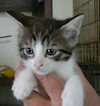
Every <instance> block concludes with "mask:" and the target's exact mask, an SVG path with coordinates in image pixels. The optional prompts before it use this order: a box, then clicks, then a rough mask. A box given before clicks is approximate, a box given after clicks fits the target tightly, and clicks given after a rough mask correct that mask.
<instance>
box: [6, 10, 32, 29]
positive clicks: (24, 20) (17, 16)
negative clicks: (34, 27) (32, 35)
mask: <svg viewBox="0 0 100 106" xmlns="http://www.w3.org/2000/svg"><path fill="white" fill-rule="evenodd" d="M7 13H8V14H10V15H11V16H13V17H14V18H15V19H16V20H17V21H19V22H20V23H21V24H22V25H24V26H27V27H28V26H30V24H31V20H33V18H32V17H29V16H25V15H24V14H22V13H20V12H16V11H7Z"/></svg>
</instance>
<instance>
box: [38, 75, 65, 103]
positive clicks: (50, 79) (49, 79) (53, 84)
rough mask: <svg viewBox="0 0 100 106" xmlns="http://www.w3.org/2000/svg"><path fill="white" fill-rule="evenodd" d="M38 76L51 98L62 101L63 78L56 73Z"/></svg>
mask: <svg viewBox="0 0 100 106" xmlns="http://www.w3.org/2000/svg"><path fill="white" fill-rule="evenodd" d="M37 78H38V80H39V82H40V84H41V85H42V86H43V88H44V89H45V91H46V93H47V94H48V95H49V97H50V98H51V100H52V101H54V102H61V94H62V91H63V89H64V83H63V82H62V80H61V79H60V78H59V77H58V76H57V75H56V74H54V73H52V74H49V75H46V76H37Z"/></svg>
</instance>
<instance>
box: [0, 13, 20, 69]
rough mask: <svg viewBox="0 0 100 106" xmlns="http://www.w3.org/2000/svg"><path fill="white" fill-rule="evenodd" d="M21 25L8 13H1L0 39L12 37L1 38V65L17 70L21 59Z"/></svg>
mask: <svg viewBox="0 0 100 106" xmlns="http://www.w3.org/2000/svg"><path fill="white" fill-rule="evenodd" d="M18 29H19V25H18V24H17V23H16V21H15V20H14V19H13V18H12V17H10V16H9V15H8V14H7V13H0V37H2V36H7V35H12V37H9V38H0V65H8V66H10V67H12V68H14V69H15V67H16V62H17V61H18V59H19V54H18V50H17V49H18V48H17V35H18Z"/></svg>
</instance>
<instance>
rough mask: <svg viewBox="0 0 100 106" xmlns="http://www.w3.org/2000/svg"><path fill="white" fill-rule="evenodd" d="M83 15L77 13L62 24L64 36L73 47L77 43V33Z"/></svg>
mask: <svg viewBox="0 0 100 106" xmlns="http://www.w3.org/2000/svg"><path fill="white" fill-rule="evenodd" d="M83 17H84V16H83V15H82V14H81V15H78V16H76V17H75V18H73V19H72V20H71V21H70V22H68V23H67V24H65V25H63V26H62V27H61V30H62V31H63V36H64V38H65V39H66V40H67V41H68V43H69V45H70V46H71V47H75V46H76V44H77V43H78V35H79V33H80V28H81V25H82V22H83Z"/></svg>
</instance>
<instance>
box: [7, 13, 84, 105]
mask: <svg viewBox="0 0 100 106" xmlns="http://www.w3.org/2000/svg"><path fill="white" fill-rule="evenodd" d="M8 13H9V14H10V15H12V16H13V17H15V18H16V19H17V20H18V21H19V22H21V23H22V25H23V27H22V32H21V33H20V34H19V38H18V46H19V52H20V56H21V58H22V59H23V61H24V63H25V66H26V69H25V70H24V71H22V72H21V73H20V75H19V76H18V77H17V78H16V79H15V80H14V83H13V86H12V90H13V94H14V96H15V97H16V98H17V99H19V100H23V99H25V98H26V97H28V96H29V95H30V94H31V92H32V91H33V90H34V87H36V86H37V82H36V79H35V77H34V75H33V73H32V71H33V72H35V73H37V74H39V75H47V74H49V73H51V72H53V71H54V72H55V73H56V74H58V75H59V76H60V77H61V78H62V79H63V81H64V82H65V88H64V90H63V92H62V96H61V97H62V106H83V105H84V103H83V102H84V90H83V86H82V83H81V80H80V77H79V76H78V75H77V73H76V72H75V67H76V65H75V59H74V49H75V47H76V45H77V43H78V35H79V33H80V28H81V25H82V21H83V15H82V14H81V15H78V16H76V17H73V18H69V19H67V20H64V21H61V20H55V19H45V18H36V17H28V16H25V15H23V14H21V13H17V12H11V11H10V12H8Z"/></svg>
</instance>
